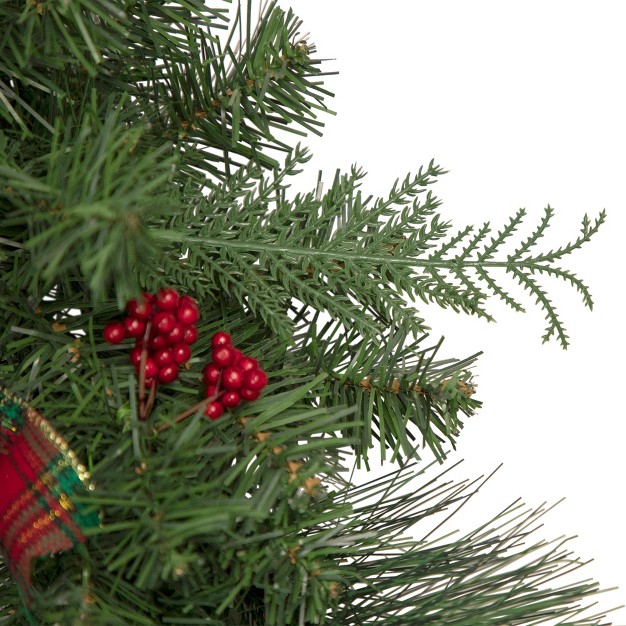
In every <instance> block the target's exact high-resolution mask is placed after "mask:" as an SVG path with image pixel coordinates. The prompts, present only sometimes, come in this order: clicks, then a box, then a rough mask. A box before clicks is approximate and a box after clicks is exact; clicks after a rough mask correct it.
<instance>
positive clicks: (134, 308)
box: [103, 288, 199, 386]
mask: <svg viewBox="0 0 626 626" xmlns="http://www.w3.org/2000/svg"><path fill="white" fill-rule="evenodd" d="M126 314H127V315H126V317H125V318H124V321H123V322H112V323H111V324H109V325H108V326H106V328H105V329H104V333H103V334H104V339H105V341H107V342H108V343H111V344H116V343H120V342H121V341H123V340H124V339H126V338H127V337H132V338H134V339H135V347H134V348H133V349H132V350H131V351H130V360H131V362H132V364H133V365H134V366H135V369H136V370H137V374H139V373H140V372H139V370H140V367H141V355H142V352H143V351H144V349H145V350H146V353H147V355H146V356H147V358H146V365H145V370H144V377H145V381H146V385H147V386H151V385H152V383H153V382H157V383H171V382H174V381H175V380H176V379H177V378H178V368H179V366H181V365H184V364H185V363H187V361H189V358H190V357H191V348H190V346H191V345H192V344H193V343H195V341H196V339H197V338H198V329H197V328H196V327H195V323H196V321H197V320H198V317H199V313H198V305H197V304H196V301H195V300H194V299H193V298H191V297H189V296H180V295H179V294H178V291H176V289H171V288H163V289H161V290H159V292H158V293H157V294H156V295H155V294H151V293H144V294H143V297H142V298H141V299H139V300H129V302H128V304H127V305H126Z"/></svg>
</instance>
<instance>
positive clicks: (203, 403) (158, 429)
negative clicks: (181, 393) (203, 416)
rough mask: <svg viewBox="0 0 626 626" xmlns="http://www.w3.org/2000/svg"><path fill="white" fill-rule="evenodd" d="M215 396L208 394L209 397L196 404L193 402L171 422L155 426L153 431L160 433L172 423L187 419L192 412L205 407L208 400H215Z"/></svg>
mask: <svg viewBox="0 0 626 626" xmlns="http://www.w3.org/2000/svg"><path fill="white" fill-rule="evenodd" d="M216 397H217V396H210V397H209V398H205V399H204V400H202V401H201V402H198V404H194V405H193V406H192V407H191V408H189V409H186V410H185V411H183V412H182V413H179V414H178V415H177V416H176V417H175V418H174V419H173V420H172V421H171V422H169V423H167V424H161V425H160V426H157V427H156V428H155V429H154V431H155V432H157V433H162V432H164V431H166V430H167V429H168V428H170V427H171V426H173V425H174V424H178V423H179V422H182V421H183V420H184V419H187V418H188V417H189V416H190V415H193V414H194V413H197V412H198V411H202V410H203V409H205V408H206V407H207V405H208V404H209V402H213V400H215V398H216Z"/></svg>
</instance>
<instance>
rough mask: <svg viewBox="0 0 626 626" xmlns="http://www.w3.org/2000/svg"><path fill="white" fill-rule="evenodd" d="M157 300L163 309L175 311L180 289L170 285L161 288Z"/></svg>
mask: <svg viewBox="0 0 626 626" xmlns="http://www.w3.org/2000/svg"><path fill="white" fill-rule="evenodd" d="M155 302H156V305H157V306H158V307H159V309H160V310H161V311H175V310H176V308H177V307H178V291H176V289H171V288H168V287H164V288H163V289H159V291H158V293H157V295H156V298H155Z"/></svg>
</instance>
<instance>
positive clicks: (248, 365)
mask: <svg viewBox="0 0 626 626" xmlns="http://www.w3.org/2000/svg"><path fill="white" fill-rule="evenodd" d="M237 367H238V368H239V369H240V370H243V371H244V372H247V371H248V370H255V369H257V368H258V367H259V362H258V361H257V360H256V359H253V358H252V357H251V356H244V357H242V358H241V360H240V361H239V362H238V363H237Z"/></svg>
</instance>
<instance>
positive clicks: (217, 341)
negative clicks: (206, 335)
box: [211, 331, 231, 348]
mask: <svg viewBox="0 0 626 626" xmlns="http://www.w3.org/2000/svg"><path fill="white" fill-rule="evenodd" d="M211 344H212V345H213V347H214V348H217V347H218V346H230V345H231V341H230V335H229V334H228V333H225V332H223V331H220V332H217V333H215V334H214V335H213V339H212V340H211Z"/></svg>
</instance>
